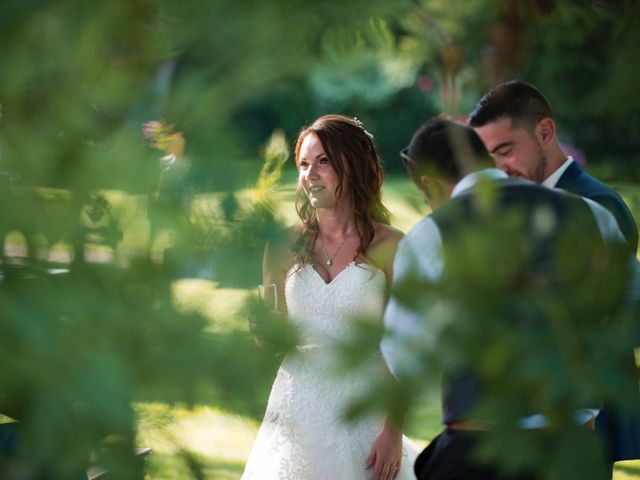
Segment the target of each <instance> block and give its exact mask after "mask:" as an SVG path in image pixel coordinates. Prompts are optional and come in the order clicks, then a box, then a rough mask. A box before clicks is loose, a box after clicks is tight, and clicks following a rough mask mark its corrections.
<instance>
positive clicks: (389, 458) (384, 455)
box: [366, 225, 406, 480]
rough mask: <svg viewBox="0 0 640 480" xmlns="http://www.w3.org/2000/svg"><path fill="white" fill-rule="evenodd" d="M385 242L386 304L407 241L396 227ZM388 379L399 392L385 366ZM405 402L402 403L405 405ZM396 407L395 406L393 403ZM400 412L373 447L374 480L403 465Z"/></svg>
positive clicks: (381, 250) (381, 246)
mask: <svg viewBox="0 0 640 480" xmlns="http://www.w3.org/2000/svg"><path fill="white" fill-rule="evenodd" d="M381 236H382V238H381V241H380V242H379V243H377V245H376V246H377V248H376V250H377V252H376V253H377V255H376V256H377V257H378V261H379V265H380V267H381V268H382V269H383V271H384V273H385V276H386V279H387V281H386V288H385V304H386V303H387V300H388V299H389V294H390V291H391V281H392V279H393V260H394V257H395V253H396V250H397V248H398V243H399V242H400V240H401V239H402V237H403V233H402V232H401V231H400V230H397V229H395V228H393V227H389V226H386V225H385V226H384V227H382V231H381ZM383 368H384V370H385V372H384V373H385V377H386V379H387V381H388V382H390V383H389V387H388V388H389V389H390V391H392V392H393V393H397V392H399V391H400V390H399V388H400V387H399V385H397V382H396V380H395V378H394V377H393V375H392V374H391V372H390V371H389V369H388V368H387V366H386V363H384V365H383ZM401 400H402V399H400V401H401ZM392 403H395V402H392ZM398 410H402V411H400V412H398V411H395V412H393V413H392V414H389V415H388V416H387V418H386V420H385V423H384V427H383V429H382V431H381V432H380V434H379V435H378V436H377V437H376V440H375V441H374V442H373V445H372V446H371V452H370V454H369V457H368V458H367V465H366V466H367V468H374V470H373V475H372V477H371V478H372V480H393V479H395V478H396V477H397V476H398V474H399V472H400V468H401V464H402V431H403V428H404V420H405V417H406V409H403V408H400V409H398Z"/></svg>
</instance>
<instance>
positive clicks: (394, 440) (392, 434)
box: [367, 422, 402, 480]
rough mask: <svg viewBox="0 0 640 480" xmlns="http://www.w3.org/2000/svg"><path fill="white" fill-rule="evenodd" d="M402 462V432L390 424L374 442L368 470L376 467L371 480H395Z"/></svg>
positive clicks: (368, 459)
mask: <svg viewBox="0 0 640 480" xmlns="http://www.w3.org/2000/svg"><path fill="white" fill-rule="evenodd" d="M401 462H402V432H400V431H398V430H397V429H395V428H394V427H393V426H392V425H391V424H390V423H389V422H387V423H385V426H384V428H383V429H382V432H380V435H378V437H377V438H376V440H375V442H373V446H372V447H371V453H370V454H369V457H368V458H367V469H370V468H372V467H375V468H374V470H373V475H372V477H371V480H393V479H395V478H396V477H397V476H398V474H399V473H400V463H401Z"/></svg>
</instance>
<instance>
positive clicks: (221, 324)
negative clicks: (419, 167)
mask: <svg viewBox="0 0 640 480" xmlns="http://www.w3.org/2000/svg"><path fill="white" fill-rule="evenodd" d="M620 191H621V192H622V194H623V195H624V197H625V199H626V200H627V202H628V203H629V205H632V206H633V207H634V209H635V213H636V218H638V220H640V188H638V187H637V186H630V185H624V186H621V188H620ZM293 195H294V190H293V187H292V185H291V184H287V187H286V188H283V189H282V190H281V192H280V193H279V200H281V201H282V202H281V205H282V208H281V211H280V213H281V216H282V218H283V219H284V220H285V222H289V223H290V222H292V221H293V220H295V212H294V211H293V208H292V204H293V203H292V199H293ZM384 200H385V203H386V204H387V206H388V207H389V209H390V210H391V211H392V213H393V214H394V222H393V223H394V225H396V226H397V227H399V228H400V229H402V230H404V231H407V230H408V229H409V228H410V227H411V226H412V225H413V224H415V222H416V221H417V220H418V219H420V218H421V217H422V216H423V215H424V214H425V213H426V212H427V211H428V210H427V208H426V206H425V205H424V203H423V202H422V200H421V197H420V195H419V194H418V193H417V192H416V190H415V189H414V187H413V186H412V185H411V184H410V183H409V182H408V181H407V180H406V179H405V178H391V179H389V180H388V181H387V182H386V184H385V190H384ZM248 293H249V292H248V291H246V290H239V289H221V288H218V287H217V285H216V284H215V283H214V282H209V281H204V280H181V281H179V282H176V284H175V285H174V297H175V302H176V304H177V305H178V306H179V307H180V308H182V309H185V310H190V311H199V312H202V313H203V314H205V315H206V316H207V317H208V318H211V319H212V322H211V329H212V330H214V331H229V330H241V331H246V330H247V328H246V319H244V318H242V317H241V316H239V315H234V314H233V312H235V311H238V309H239V308H240V307H241V306H242V304H243V301H244V298H245V296H246V295H247V294H248ZM213 318H215V319H216V321H215V322H214V321H213ZM256 402H262V405H264V406H266V394H265V396H264V398H261V399H256ZM263 408H264V407H263ZM136 411H137V413H138V416H139V433H138V435H139V445H140V446H148V447H151V448H152V449H153V453H152V454H151V455H150V456H149V458H148V474H147V478H149V479H167V480H169V479H184V478H211V479H223V480H226V479H237V478H239V477H240V475H241V473H242V469H243V466H244V462H245V460H246V458H247V456H248V454H249V451H250V449H251V445H252V443H253V440H254V437H255V434H256V432H257V429H258V426H259V421H260V419H259V418H256V417H253V416H243V415H239V414H237V413H233V412H230V411H225V410H222V409H219V408H217V407H216V406H214V405H213V402H211V403H207V402H206V401H203V402H202V404H200V405H197V406H195V407H191V408H186V407H184V406H180V405H167V404H162V403H152V402H146V403H145V402H140V403H138V404H136ZM439 416H440V406H439V398H438V392H437V391H436V389H434V392H433V394H432V395H430V396H429V397H428V398H425V401H424V403H423V404H422V406H421V407H420V408H417V409H415V410H414V411H412V412H411V414H410V417H409V419H408V423H407V429H406V433H407V435H408V436H409V437H410V438H412V439H413V440H415V442H416V443H417V444H418V445H419V446H424V445H426V444H427V443H428V441H429V439H431V438H432V437H433V436H434V435H436V433H437V432H438V431H439V430H440V423H439ZM195 460H197V461H198V462H199V463H200V464H201V465H202V466H203V467H204V469H203V471H202V472H201V473H202V476H198V474H197V473H196V472H195V470H192V469H191V468H192V465H193V464H194V461H195ZM614 478H615V479H616V480H630V479H639V480H640V461H634V462H622V463H619V464H618V465H617V466H616V470H615V474H614Z"/></svg>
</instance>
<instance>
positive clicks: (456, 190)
mask: <svg viewBox="0 0 640 480" xmlns="http://www.w3.org/2000/svg"><path fill="white" fill-rule="evenodd" d="M504 178H509V177H508V176H507V174H506V173H504V172H503V171H502V170H499V169H497V168H485V169H484V170H479V171H477V172H473V173H470V174H469V175H466V176H465V177H463V178H462V180H460V181H459V182H458V183H457V184H456V186H455V187H453V191H452V192H451V198H454V197H457V196H458V195H460V194H461V193H462V192H464V191H465V190H467V189H469V188H471V187H473V186H474V185H476V184H477V183H478V182H479V181H480V180H481V179H486V180H500V179H504Z"/></svg>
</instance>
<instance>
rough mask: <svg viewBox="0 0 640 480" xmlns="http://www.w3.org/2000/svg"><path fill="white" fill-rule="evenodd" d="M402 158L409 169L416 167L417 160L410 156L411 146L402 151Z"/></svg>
mask: <svg viewBox="0 0 640 480" xmlns="http://www.w3.org/2000/svg"><path fill="white" fill-rule="evenodd" d="M400 158H401V159H402V164H403V165H404V167H405V168H406V169H407V170H409V171H410V172H411V171H412V170H414V169H415V167H416V161H415V160H414V159H413V158H411V157H410V156H409V147H405V148H403V149H402V150H401V151H400Z"/></svg>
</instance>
